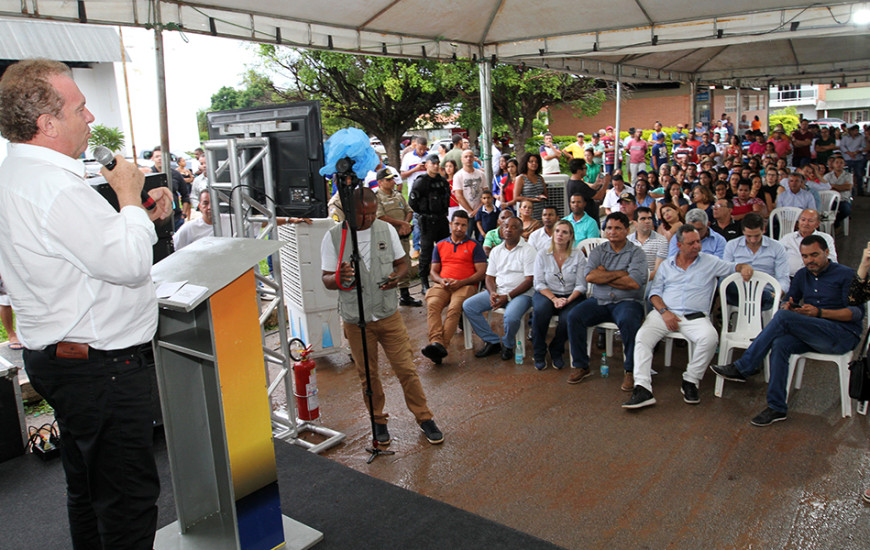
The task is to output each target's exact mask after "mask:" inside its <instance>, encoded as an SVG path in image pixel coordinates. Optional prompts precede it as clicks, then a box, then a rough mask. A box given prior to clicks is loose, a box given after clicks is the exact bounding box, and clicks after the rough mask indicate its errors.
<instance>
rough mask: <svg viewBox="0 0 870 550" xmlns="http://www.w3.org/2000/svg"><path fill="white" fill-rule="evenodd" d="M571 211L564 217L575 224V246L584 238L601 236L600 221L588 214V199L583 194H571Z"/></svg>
mask: <svg viewBox="0 0 870 550" xmlns="http://www.w3.org/2000/svg"><path fill="white" fill-rule="evenodd" d="M570 205H571V213H570V214H568V215H567V216H565V217H564V218H562V219H563V220H567V221H569V222H571V225H573V226H574V246H577V244H578V243H579V242H580V241H582V240H583V239H592V238H597V237H599V236H601V233H600V232H599V231H598V222H596V221H595V219H593V218H592V216H589V215H587V214H586V199H585V198H583V195H580V194H576V195H571V203H570Z"/></svg>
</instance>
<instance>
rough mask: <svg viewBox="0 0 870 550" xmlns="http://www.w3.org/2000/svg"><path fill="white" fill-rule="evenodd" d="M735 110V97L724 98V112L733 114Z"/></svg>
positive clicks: (727, 96)
mask: <svg viewBox="0 0 870 550" xmlns="http://www.w3.org/2000/svg"><path fill="white" fill-rule="evenodd" d="M736 110H737V95H726V96H725V112H726V113H733V112H735V111H736Z"/></svg>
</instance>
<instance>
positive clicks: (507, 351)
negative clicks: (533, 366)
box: [501, 346, 514, 361]
mask: <svg viewBox="0 0 870 550" xmlns="http://www.w3.org/2000/svg"><path fill="white" fill-rule="evenodd" d="M513 356H514V349H513V348H506V347H504V346H502V348H501V360H502V361H507V360H508V359H510V358H511V357H513Z"/></svg>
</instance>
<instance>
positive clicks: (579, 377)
mask: <svg viewBox="0 0 870 550" xmlns="http://www.w3.org/2000/svg"><path fill="white" fill-rule="evenodd" d="M573 371H574V372H572V373H571V376H569V377H568V383H569V384H579V383H580V382H582V381H583V379H584V378H587V377H589V376H592V373H591V372H589V369H573Z"/></svg>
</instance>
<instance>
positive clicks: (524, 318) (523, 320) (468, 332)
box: [462, 307, 558, 357]
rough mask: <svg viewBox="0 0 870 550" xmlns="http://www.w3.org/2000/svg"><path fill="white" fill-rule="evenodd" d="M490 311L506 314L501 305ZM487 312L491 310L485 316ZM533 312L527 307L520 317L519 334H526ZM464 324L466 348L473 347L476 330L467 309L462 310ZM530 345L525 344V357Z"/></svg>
mask: <svg viewBox="0 0 870 550" xmlns="http://www.w3.org/2000/svg"><path fill="white" fill-rule="evenodd" d="M490 311H491V312H492V313H497V314H499V315H504V308H503V307H500V308H498V309H493V310H490ZM487 313H489V312H485V313H484V316H485V317H487V318H488V316H487ZM531 313H532V308H529V309H527V310H526V312H525V313H523V316H522V318H521V319H520V328H519V331H518V332H517V334H518V335H522V334H525V332H524V330H525V327H527V326H528V325H529V315H531ZM553 320H556V321H558V318H557V317H554V319H553ZM553 320H551V322H550V326H554V325H553V323H552V321H553ZM462 326H463V327H464V328H463V329H462V335H463V336H464V337H465V349H472V347H473V342H472V339H471V333H472V332H474V331H473V330H472V328H471V323H469V322H468V316H466V315H465V311H463V312H462ZM528 347H529V346H527V345H523V357H525V356H526V353H525V352H526V348H528Z"/></svg>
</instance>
